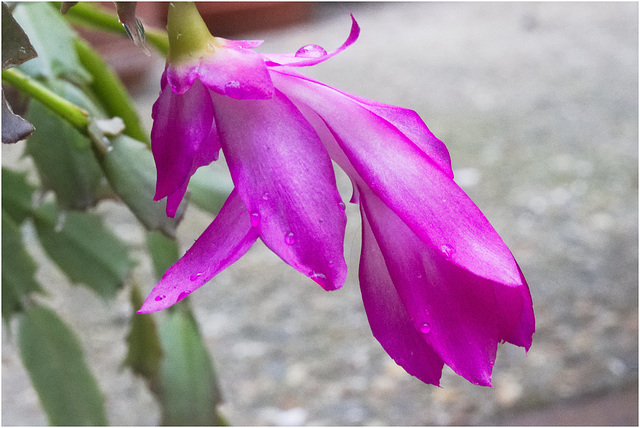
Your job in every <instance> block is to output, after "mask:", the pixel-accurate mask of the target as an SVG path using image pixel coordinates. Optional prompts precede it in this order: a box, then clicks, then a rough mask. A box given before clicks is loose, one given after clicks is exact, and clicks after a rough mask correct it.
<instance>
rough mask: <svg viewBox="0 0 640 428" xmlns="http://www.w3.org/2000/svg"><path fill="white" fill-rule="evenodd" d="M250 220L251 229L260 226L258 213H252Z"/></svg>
mask: <svg viewBox="0 0 640 428" xmlns="http://www.w3.org/2000/svg"><path fill="white" fill-rule="evenodd" d="M250 218H251V227H258V226H259V225H260V213H259V212H257V211H254V212H252V213H251V215H250Z"/></svg>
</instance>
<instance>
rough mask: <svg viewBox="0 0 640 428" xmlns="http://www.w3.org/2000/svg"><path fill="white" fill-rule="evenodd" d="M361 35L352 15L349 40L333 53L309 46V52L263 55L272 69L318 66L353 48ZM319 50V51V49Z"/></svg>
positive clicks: (301, 49) (303, 50)
mask: <svg viewBox="0 0 640 428" xmlns="http://www.w3.org/2000/svg"><path fill="white" fill-rule="evenodd" d="M359 35H360V26H359V25H358V23H357V22H356V19H355V18H354V17H353V15H351V32H350V33H349V37H347V40H345V42H344V43H343V44H342V46H340V47H339V48H338V49H335V50H333V51H331V52H325V51H324V49H322V48H321V47H319V46H316V45H309V46H308V47H311V49H309V50H305V47H303V48H300V50H299V51H298V52H297V53H295V54H263V56H265V57H266V58H267V61H266V64H267V65H268V66H270V67H276V66H280V65H288V66H292V67H307V66H310V65H316V64H319V63H321V62H323V61H326V60H328V59H329V58H331V57H332V56H335V55H337V54H339V53H340V52H342V51H343V50H345V49H346V48H348V47H349V46H351V45H352V44H353V43H354V42H355V41H356V40H357V39H358V36H359ZM318 48H319V49H318Z"/></svg>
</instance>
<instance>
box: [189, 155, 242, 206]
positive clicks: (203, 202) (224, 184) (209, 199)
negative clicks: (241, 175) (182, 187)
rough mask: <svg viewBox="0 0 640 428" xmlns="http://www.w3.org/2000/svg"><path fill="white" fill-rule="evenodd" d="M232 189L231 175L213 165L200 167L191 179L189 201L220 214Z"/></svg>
mask: <svg viewBox="0 0 640 428" xmlns="http://www.w3.org/2000/svg"><path fill="white" fill-rule="evenodd" d="M232 190H233V181H232V180H231V175H229V174H225V173H223V172H222V171H220V170H219V169H215V168H213V167H211V166H209V167H202V168H198V170H197V171H196V172H195V174H193V175H192V176H191V180H190V181H189V195H190V196H189V202H192V203H193V204H195V205H197V206H198V207H199V208H201V209H203V210H205V211H208V212H210V213H212V214H218V212H219V211H220V208H222V205H223V204H224V201H226V200H227V197H228V196H229V194H230V193H231V191H232Z"/></svg>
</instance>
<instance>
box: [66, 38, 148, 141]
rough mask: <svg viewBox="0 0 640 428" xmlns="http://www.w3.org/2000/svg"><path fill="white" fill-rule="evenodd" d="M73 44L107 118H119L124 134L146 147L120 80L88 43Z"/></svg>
mask: <svg viewBox="0 0 640 428" xmlns="http://www.w3.org/2000/svg"><path fill="white" fill-rule="evenodd" d="M73 43H74V47H75V49H76V53H77V54H78V59H79V60H80V63H81V64H82V66H83V67H84V68H85V69H86V70H87V71H88V72H89V73H91V76H92V77H93V79H92V81H91V84H90V87H91V89H92V90H93V92H94V94H96V96H97V97H98V98H99V99H100V102H101V103H102V105H103V106H104V108H105V109H106V111H107V114H108V116H111V117H116V116H117V117H120V118H121V119H122V120H123V122H124V124H125V129H124V133H125V134H126V135H128V136H130V137H131V138H134V139H136V140H139V141H143V142H145V143H147V145H148V144H149V135H148V134H147V132H146V131H145V130H144V128H143V127H142V124H141V123H140V117H139V116H138V112H137V111H136V108H135V107H134V105H133V103H132V101H131V98H130V97H129V94H128V93H127V90H126V89H125V87H124V85H123V84H122V82H121V81H120V79H118V77H117V76H116V74H115V73H113V71H111V69H110V68H109V66H108V65H107V63H106V62H104V60H103V59H102V57H101V56H100V55H99V54H98V53H97V52H96V51H94V50H93V49H92V48H91V47H90V46H89V44H88V43H86V42H85V41H84V40H82V39H80V38H76V39H75V40H74V42H73Z"/></svg>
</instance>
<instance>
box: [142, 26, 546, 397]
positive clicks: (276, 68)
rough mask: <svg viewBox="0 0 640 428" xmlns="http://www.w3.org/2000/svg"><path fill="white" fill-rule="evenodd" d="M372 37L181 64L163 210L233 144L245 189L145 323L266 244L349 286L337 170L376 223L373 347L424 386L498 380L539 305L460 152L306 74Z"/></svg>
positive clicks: (159, 149)
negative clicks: (502, 351)
mask: <svg viewBox="0 0 640 428" xmlns="http://www.w3.org/2000/svg"><path fill="white" fill-rule="evenodd" d="M169 28H170V33H171V25H170V26H169ZM207 34H208V33H207ZM358 34H359V27H358V25H357V23H356V22H355V20H353V25H352V29H351V34H350V35H349V37H348V38H347V40H346V42H345V43H344V44H343V45H342V46H341V47H340V48H338V49H336V50H335V51H332V52H329V53H327V52H325V51H324V49H322V48H321V47H319V46H316V45H309V46H306V47H303V48H301V49H300V50H298V52H296V54H291V55H285V54H273V55H272V54H259V53H256V52H255V51H253V50H252V48H254V47H256V46H258V45H259V44H260V42H256V41H230V40H225V39H221V38H214V37H211V36H209V37H210V39H209V38H206V37H203V38H202V40H203V41H201V42H199V43H200V45H201V46H205V47H203V48H201V49H200V50H198V49H191V50H190V51H189V55H181V56H174V57H172V55H171V53H170V55H169V57H168V63H167V67H166V69H165V73H164V74H163V77H162V92H161V93H160V97H159V98H158V100H157V102H156V104H155V105H154V109H153V119H154V125H153V130H152V133H151V138H152V148H153V154H154V156H155V159H156V164H157V169H158V181H157V191H156V199H161V198H164V197H167V198H168V205H167V212H168V214H169V215H174V214H175V211H176V209H177V207H178V205H179V203H180V201H181V200H182V197H183V196H184V193H185V191H186V188H187V184H188V182H189V178H190V177H191V175H192V174H193V173H194V171H195V170H196V169H197V168H198V167H200V166H203V165H207V164H209V163H210V162H212V161H213V160H216V159H217V157H218V152H219V150H220V149H222V150H223V152H224V154H225V158H226V160H227V163H228V165H229V169H230V171H231V176H232V178H233V182H234V184H235V189H234V190H233V192H232V193H231V194H230V195H229V198H228V199H227V201H226V203H225V204H224V206H223V207H222V209H221V211H220V213H219V214H218V215H217V216H216V218H215V219H214V221H213V223H211V225H210V226H209V227H208V228H207V230H205V232H204V233H203V234H202V235H201V236H200V238H199V239H198V240H197V241H196V242H195V243H194V245H193V246H192V247H191V249H189V251H187V253H186V254H185V255H184V256H183V257H182V258H181V259H180V260H179V261H178V262H177V263H176V264H175V265H174V266H173V267H171V268H170V269H169V270H168V271H167V272H166V274H165V275H164V276H163V278H162V280H161V281H160V282H159V283H158V284H157V285H156V287H155V288H154V289H153V291H152V292H151V294H150V295H149V297H148V298H147V299H146V301H145V302H144V304H143V306H142V308H141V309H140V311H139V312H140V313H148V312H154V311H158V310H161V309H164V308H167V307H169V306H171V305H172V304H174V303H176V302H177V301H179V300H181V299H182V298H184V297H185V296H187V295H188V294H189V293H191V292H193V291H194V290H196V289H197V288H199V287H200V286H202V285H203V284H205V283H206V282H207V281H209V280H210V279H211V278H213V277H214V276H215V275H216V274H217V273H218V272H220V271H221V270H223V269H225V268H226V267H227V266H229V265H231V264H232V263H234V262H235V261H236V260H238V259H239V258H240V257H242V255H243V254H244V253H245V252H246V251H247V250H248V249H249V248H250V247H251V245H252V244H253V243H254V242H255V241H256V240H257V239H258V238H260V239H261V240H262V241H263V242H264V243H265V244H266V245H267V247H269V248H270V249H271V250H272V251H273V252H274V253H276V254H277V255H278V256H280V257H281V258H282V259H283V260H284V261H285V262H286V263H288V264H289V265H291V266H293V267H294V268H295V269H297V270H298V271H300V272H301V273H303V274H304V275H306V276H308V277H309V278H311V279H313V280H314V281H316V282H317V283H318V284H320V285H321V286H322V287H323V288H324V289H326V290H334V289H337V288H340V287H341V286H342V285H343V283H344V281H345V277H346V272H347V266H346V263H345V261H344V257H343V241H344V229H345V224H346V216H345V213H344V211H345V206H344V203H343V202H342V201H341V198H340V195H339V194H338V191H337V189H336V184H335V177H334V173H333V167H332V163H331V161H332V160H333V161H335V162H336V163H337V164H338V165H339V166H340V167H341V168H342V169H343V170H344V171H345V172H346V173H347V174H348V175H349V177H350V178H351V180H352V183H353V189H354V190H353V197H352V199H351V202H353V203H358V204H359V206H360V212H361V214H362V221H363V226H362V229H363V245H362V254H361V260H360V272H359V274H360V286H361V290H362V297H363V301H364V306H365V309H366V313H367V316H368V318H369V323H370V325H371V329H372V331H373V334H374V336H375V337H376V338H377V339H378V340H379V341H380V343H381V344H382V346H383V347H384V349H385V350H386V351H387V352H388V353H389V355H390V356H391V357H392V358H393V359H394V360H395V361H396V362H397V363H398V364H399V365H401V366H402V367H404V368H405V370H406V371H407V372H408V373H410V374H412V375H414V376H416V377H418V378H419V379H421V380H422V381H424V382H427V383H432V384H436V385H437V384H438V383H439V380H440V377H441V371H442V367H443V365H444V364H447V365H448V366H450V367H451V368H452V369H453V370H454V371H455V372H456V373H458V374H459V375H461V376H464V377H465V378H466V379H468V380H469V381H471V382H473V383H476V384H480V385H490V377H491V371H492V367H493V363H494V360H495V356H496V351H497V345H498V343H499V342H501V341H507V342H511V343H513V344H515V345H518V346H523V347H525V348H526V349H528V348H529V347H530V345H531V341H532V334H533V332H534V315H533V308H532V302H531V297H530V294H529V289H528V286H527V283H526V281H525V279H524V277H523V275H522V273H521V271H520V269H519V267H518V265H517V263H516V261H515V260H514V258H513V256H512V254H511V252H510V251H509V249H508V248H507V246H506V245H505V244H504V242H503V241H502V239H501V238H500V236H499V235H498V234H497V233H496V231H495V230H494V229H493V227H492V226H491V225H490V224H489V222H488V221H487V219H486V218H485V217H484V215H483V214H482V213H481V212H480V210H479V209H478V208H477V207H476V206H475V204H474V203H473V202H472V201H471V200H470V199H469V197H468V196H467V195H466V194H465V193H464V192H463V191H462V190H461V189H460V188H459V187H458V185H457V184H456V183H455V182H454V181H453V172H452V170H451V163H450V159H449V153H448V151H447V149H446V147H445V146H444V144H443V143H442V142H441V141H440V140H438V139H437V138H436V137H435V136H434V135H433V134H432V133H431V132H430V131H429V129H428V128H427V127H426V125H425V124H424V123H423V122H422V120H421V119H420V117H419V116H418V115H417V114H416V113H415V112H414V111H411V110H407V109H403V108H400V107H394V106H391V105H386V104H381V103H377V102H374V101H369V100H365V99H362V98H359V97H356V96H354V95H351V94H348V93H345V92H342V91H339V90H337V89H334V88H332V87H330V86H327V85H325V84H323V83H320V82H318V81H315V80H313V79H310V78H308V77H306V76H304V75H302V74H300V73H298V72H297V71H296V70H295V69H294V67H304V66H312V65H315V64H318V63H320V62H322V61H325V60H327V59H328V58H330V57H332V56H334V55H336V54H337V53H339V52H341V51H342V50H344V49H345V48H347V47H348V46H349V45H351V44H352V43H353V42H355V40H356V39H357V37H358ZM170 36H171V34H170ZM194 52H195V53H194Z"/></svg>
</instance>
